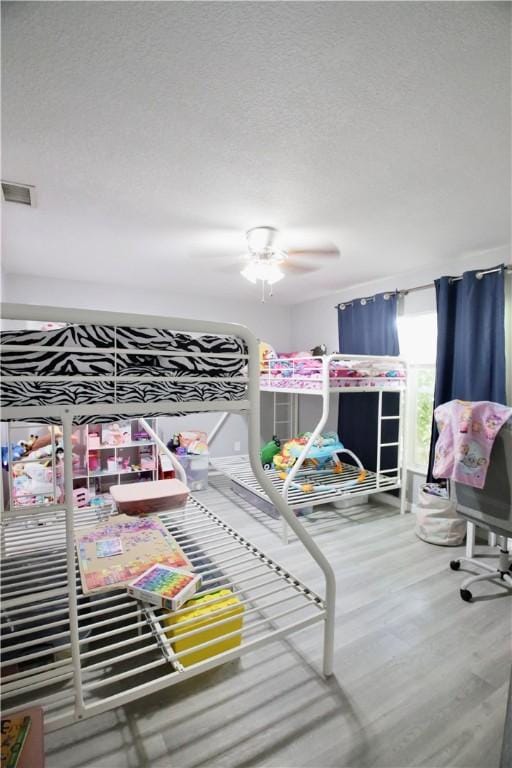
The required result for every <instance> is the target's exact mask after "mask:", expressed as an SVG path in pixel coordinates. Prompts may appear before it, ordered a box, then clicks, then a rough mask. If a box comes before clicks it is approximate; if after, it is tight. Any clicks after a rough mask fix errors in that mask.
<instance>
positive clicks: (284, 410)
mask: <svg viewBox="0 0 512 768" xmlns="http://www.w3.org/2000/svg"><path fill="white" fill-rule="evenodd" d="M273 400H274V421H273V431H272V434H273V435H277V436H278V437H279V438H281V439H285V440H290V439H291V438H293V437H296V436H297V433H298V430H299V418H298V413H299V409H298V398H297V395H296V394H286V393H282V392H274V393H273Z"/></svg>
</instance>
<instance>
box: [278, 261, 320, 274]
mask: <svg viewBox="0 0 512 768" xmlns="http://www.w3.org/2000/svg"><path fill="white" fill-rule="evenodd" d="M279 268H280V269H282V270H283V272H289V273H290V274H295V275H306V274H308V273H309V272H316V271H317V270H318V269H319V267H313V266H311V267H306V266H304V265H302V264H294V263H293V262H291V261H283V263H282V264H280V265H279Z"/></svg>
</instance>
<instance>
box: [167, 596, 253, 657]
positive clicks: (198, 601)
mask: <svg viewBox="0 0 512 768" xmlns="http://www.w3.org/2000/svg"><path fill="white" fill-rule="evenodd" d="M220 598H223V599H222V600H221V599H220ZM228 608H229V610H226V609H228ZM184 609H187V610H184ZM188 609H190V610H188ZM181 611H182V612H181ZM181 611H180V613H179V614H178V615H176V616H171V617H170V618H168V619H164V622H163V623H164V625H165V626H166V627H169V629H168V630H167V632H166V634H167V636H168V637H169V639H170V640H171V642H172V646H173V649H174V652H175V653H181V651H186V650H188V649H189V648H191V649H193V648H195V647H196V646H197V645H201V643H206V642H208V641H209V640H215V638H217V637H218V638H219V640H218V642H217V643H212V644H211V645H208V646H206V648H200V649H199V650H198V651H191V653H187V654H184V655H183V656H180V658H179V661H180V662H181V663H182V664H183V666H184V667H189V666H190V665H191V664H197V662H198V661H204V660H205V659H209V658H211V657H212V656H217V654H219V653H224V651H229V650H231V649H232V648H237V646H239V645H240V643H241V642H242V633H240V634H238V635H233V637H225V635H228V634H229V633H230V632H236V631H237V630H240V629H242V626H243V620H244V619H243V612H244V606H243V605H242V604H241V602H240V600H239V599H238V597H236V595H234V594H233V593H232V592H231V590H230V589H219V590H218V592H212V594H210V595H204V596H203V597H197V598H194V599H192V600H189V601H188V602H187V603H185V605H184V606H183V608H182V609H181ZM214 611H223V613H222V614H220V615H213V616H211V615H210V614H212V613H213V612H214ZM191 619H196V620H195V621H191ZM226 619H231V620H230V621H225V620H226ZM216 621H225V623H224V624H219V625H217V626H215V625H214V622H216ZM185 622H187V623H186V624H185V626H183V627H181V626H180V625H181V624H184V623H185ZM189 622H190V623H189ZM200 627H204V630H203V631H202V632H198V633H197V634H195V635H191V636H190V637H185V638H184V639H183V640H180V635H183V634H185V633H186V632H191V631H192V630H196V629H199V628H200Z"/></svg>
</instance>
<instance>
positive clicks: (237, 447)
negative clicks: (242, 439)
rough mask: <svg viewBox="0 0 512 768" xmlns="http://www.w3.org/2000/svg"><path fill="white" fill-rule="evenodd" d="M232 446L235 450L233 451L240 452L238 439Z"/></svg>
mask: <svg viewBox="0 0 512 768" xmlns="http://www.w3.org/2000/svg"><path fill="white" fill-rule="evenodd" d="M233 448H234V450H235V453H240V443H239V441H238V440H237V441H236V443H235V444H234V446H233Z"/></svg>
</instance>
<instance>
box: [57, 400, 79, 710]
mask: <svg viewBox="0 0 512 768" xmlns="http://www.w3.org/2000/svg"><path fill="white" fill-rule="evenodd" d="M72 434H73V416H72V414H71V412H70V410H69V408H65V409H64V410H63V412H62V438H63V443H64V446H65V447H66V450H65V451H64V497H65V507H66V572H67V583H68V599H69V635H70V643H71V659H72V663H73V686H74V689H75V698H74V707H75V716H76V718H77V719H81V718H82V717H83V716H84V713H85V707H84V697H83V690H82V671H81V666H80V634H79V631H78V601H77V598H76V562H75V519H74V517H75V510H74V499H73V452H72V451H71V444H72V443H71V441H72ZM54 501H55V500H54Z"/></svg>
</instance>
